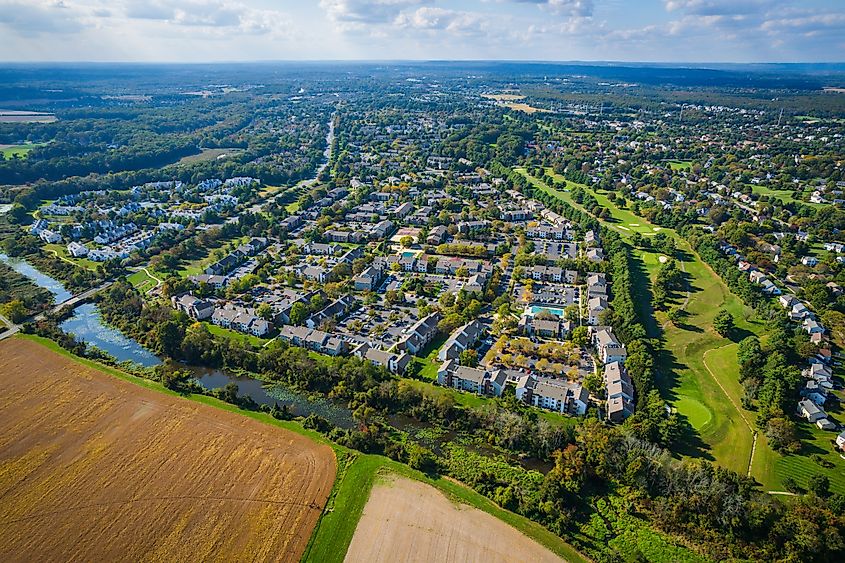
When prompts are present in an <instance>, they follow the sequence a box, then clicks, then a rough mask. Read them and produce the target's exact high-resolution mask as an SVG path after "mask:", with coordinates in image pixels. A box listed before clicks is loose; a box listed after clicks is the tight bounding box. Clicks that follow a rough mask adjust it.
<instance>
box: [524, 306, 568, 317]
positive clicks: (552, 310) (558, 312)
mask: <svg viewBox="0 0 845 563" xmlns="http://www.w3.org/2000/svg"><path fill="white" fill-rule="evenodd" d="M540 311H547V312H549V313H551V314H552V315H556V316H558V317H563V309H557V308H555V307H544V306H542V305H532V306H531V314H532V315H536V314H537V313H539V312H540Z"/></svg>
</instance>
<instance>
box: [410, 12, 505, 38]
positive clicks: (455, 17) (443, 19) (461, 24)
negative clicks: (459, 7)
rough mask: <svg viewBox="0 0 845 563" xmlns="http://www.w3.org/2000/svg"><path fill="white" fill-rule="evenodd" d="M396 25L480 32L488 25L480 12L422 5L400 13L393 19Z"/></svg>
mask: <svg viewBox="0 0 845 563" xmlns="http://www.w3.org/2000/svg"><path fill="white" fill-rule="evenodd" d="M395 23H396V25H398V26H399V27H404V28H412V29H417V30H426V31H446V32H449V33H458V34H469V33H480V32H482V31H483V30H484V29H485V28H486V27H487V26H488V23H489V22H488V20H487V19H486V18H485V17H484V16H482V15H481V14H477V13H472V12H460V11H455V10H445V9H443V8H434V7H423V8H417V9H416V10H414V11H413V12H410V13H402V14H400V15H399V16H397V18H396V20H395Z"/></svg>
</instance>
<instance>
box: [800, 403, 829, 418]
mask: <svg viewBox="0 0 845 563" xmlns="http://www.w3.org/2000/svg"><path fill="white" fill-rule="evenodd" d="M796 411H797V414H798V416H800V417H802V418H806V419H807V420H808V421H810V422H816V421H817V420H821V419H822V418H827V413H825V412H824V410H822V409H821V407H818V406H816V404H815V403H814V402H813V401H811V400H809V399H802V400H800V401H798V408H797V409H796Z"/></svg>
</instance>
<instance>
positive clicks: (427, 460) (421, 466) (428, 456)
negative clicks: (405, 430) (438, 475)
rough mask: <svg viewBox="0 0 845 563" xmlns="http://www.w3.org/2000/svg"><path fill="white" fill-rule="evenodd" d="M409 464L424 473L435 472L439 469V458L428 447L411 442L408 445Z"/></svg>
mask: <svg viewBox="0 0 845 563" xmlns="http://www.w3.org/2000/svg"><path fill="white" fill-rule="evenodd" d="M407 450H408V465H409V466H411V468H412V469H416V470H418V471H422V472H423V473H434V472H435V471H437V458H436V457H435V456H434V454H433V453H432V452H431V450H429V449H428V448H424V447H422V446H420V445H418V444H414V443H411V444H409V445H408V446H407Z"/></svg>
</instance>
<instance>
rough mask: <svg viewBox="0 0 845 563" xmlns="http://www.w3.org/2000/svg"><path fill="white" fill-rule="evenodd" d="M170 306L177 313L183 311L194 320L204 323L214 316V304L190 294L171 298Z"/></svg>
mask: <svg viewBox="0 0 845 563" xmlns="http://www.w3.org/2000/svg"><path fill="white" fill-rule="evenodd" d="M170 304H171V305H172V306H173V308H174V309H176V310H177V311H182V312H183V313H185V314H186V315H188V316H189V317H191V318H192V319H195V320H198V321H204V320H205V319H207V318H209V317H211V315H212V314H214V303H212V302H211V301H206V300H204V299H200V298H199V297H194V296H193V295H191V294H190V293H185V294H183V295H179V296H176V295H174V296H173V297H171V298H170Z"/></svg>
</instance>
